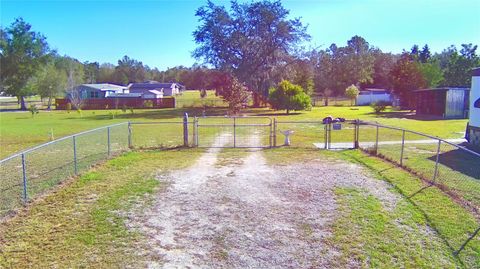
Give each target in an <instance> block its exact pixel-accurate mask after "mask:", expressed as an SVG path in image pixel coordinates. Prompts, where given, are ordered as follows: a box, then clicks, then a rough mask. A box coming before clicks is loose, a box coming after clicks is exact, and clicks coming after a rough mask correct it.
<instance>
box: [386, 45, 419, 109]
mask: <svg viewBox="0 0 480 269" xmlns="http://www.w3.org/2000/svg"><path fill="white" fill-rule="evenodd" d="M390 76H391V80H392V81H391V83H392V85H393V91H394V92H395V94H397V95H398V96H399V97H400V102H401V106H403V107H411V105H412V98H413V96H412V92H413V91H414V90H418V89H421V88H425V87H426V82H425V79H424V77H423V75H422V72H421V70H420V68H419V65H418V63H417V62H416V61H415V59H414V58H413V57H412V56H411V55H410V54H409V53H403V54H402V56H401V57H400V59H399V60H398V61H397V63H396V64H395V65H394V66H393V68H392V70H391V72H390Z"/></svg>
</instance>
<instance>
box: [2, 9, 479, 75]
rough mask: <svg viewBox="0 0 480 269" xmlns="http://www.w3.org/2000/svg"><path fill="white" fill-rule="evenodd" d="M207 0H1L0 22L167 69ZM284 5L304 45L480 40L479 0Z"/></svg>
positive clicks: (62, 43) (390, 48)
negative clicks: (301, 28)
mask: <svg viewBox="0 0 480 269" xmlns="http://www.w3.org/2000/svg"><path fill="white" fill-rule="evenodd" d="M213 2H214V3H216V4H222V5H226V6H229V1H218V0H213ZM243 2H245V1H243ZM205 3H206V0H197V1H194V0H190V1H173V0H170V1H166V0H158V1H133V0H130V1H126V0H124V1H67V0H64V1H58V0H57V1H21V0H18V1H10V0H0V23H1V25H2V27H7V26H8V25H10V24H11V23H12V22H13V20H14V19H15V18H17V17H23V18H24V19H25V20H26V21H27V22H28V23H30V24H32V26H33V30H34V31H37V32H40V33H42V34H44V35H45V36H46V37H47V41H48V43H49V44H50V46H51V47H52V48H54V49H56V50H57V51H58V52H59V53H60V54H61V55H64V54H66V55H68V56H71V57H74V58H77V59H79V60H80V61H82V62H84V61H89V62H95V61H96V62H99V63H105V62H108V63H113V64H116V63H117V61H118V60H119V59H120V58H122V57H123V56H124V55H128V56H129V57H131V58H134V59H136V60H140V61H142V62H143V63H144V64H147V65H149V66H150V67H157V68H159V69H160V70H165V69H167V68H169V67H174V66H178V65H184V66H191V65H192V64H194V63H195V62H196V61H195V59H193V58H192V57H191V52H192V51H193V50H194V49H195V47H196V44H195V42H194V40H193V36H192V33H193V31H194V30H195V29H196V28H197V27H198V26H199V22H198V18H197V17H195V11H196V10H197V9H198V8H199V7H200V6H202V5H204V4H205ZM283 5H284V6H285V7H286V8H287V9H289V10H290V16H291V17H292V18H294V17H295V18H296V17H300V18H301V21H302V22H303V23H304V24H306V25H308V30H307V32H308V33H309V34H310V35H311V37H312V38H311V41H310V42H309V43H308V46H311V47H315V48H326V47H328V46H329V45H330V44H332V43H336V44H337V45H339V46H342V45H345V44H346V42H347V40H348V39H350V38H351V37H352V36H354V35H360V36H362V37H363V38H365V39H366V40H367V41H368V42H369V43H370V44H371V45H373V46H375V47H378V48H380V49H381V50H382V51H384V52H393V53H400V52H402V50H403V49H407V50H408V49H410V48H411V47H412V45H413V44H418V45H420V47H422V46H423V45H424V44H428V45H429V47H430V49H431V51H432V52H441V51H442V50H443V49H445V48H447V47H448V46H450V45H452V44H453V45H456V46H457V47H459V46H460V45H461V44H463V43H473V44H477V45H480V0H452V1H445V0H435V1H434V0H336V1H335V0H316V1H315V0H295V1H294V0H285V1H283Z"/></svg>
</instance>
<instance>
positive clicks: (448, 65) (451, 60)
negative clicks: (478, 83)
mask: <svg viewBox="0 0 480 269" xmlns="http://www.w3.org/2000/svg"><path fill="white" fill-rule="evenodd" d="M476 51H477V46H476V45H472V44H462V48H461V50H460V52H458V51H457V49H456V48H455V47H454V46H451V47H449V48H447V49H446V50H444V51H443V52H442V53H441V54H440V55H438V56H437V58H438V59H439V60H440V66H442V65H443V69H444V77H445V80H444V81H443V83H442V84H441V85H443V86H449V87H470V85H471V78H472V76H471V73H470V70H471V69H472V68H474V67H478V66H480V57H479V55H478V54H477V52H476Z"/></svg>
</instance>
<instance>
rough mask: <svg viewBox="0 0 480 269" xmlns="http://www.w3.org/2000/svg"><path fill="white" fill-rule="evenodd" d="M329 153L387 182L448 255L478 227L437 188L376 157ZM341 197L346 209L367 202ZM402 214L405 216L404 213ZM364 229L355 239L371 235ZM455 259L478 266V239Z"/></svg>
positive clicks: (479, 253)
mask: <svg viewBox="0 0 480 269" xmlns="http://www.w3.org/2000/svg"><path fill="white" fill-rule="evenodd" d="M330 154H335V155H336V156H339V157H341V158H343V159H346V160H350V161H353V162H357V163H360V164H362V165H364V166H367V167H369V168H370V169H371V170H372V171H373V172H375V173H376V174H377V175H378V177H379V178H381V179H383V180H386V181H388V182H389V183H391V184H392V185H393V186H394V187H395V188H396V189H397V191H398V192H399V193H401V194H402V195H403V196H404V197H407V198H408V200H409V201H410V203H411V204H412V205H414V206H415V207H416V208H417V212H420V213H421V214H422V215H423V217H422V218H423V219H424V221H428V224H430V226H432V228H434V229H435V230H436V231H437V232H438V234H439V235H440V236H441V237H442V238H443V239H444V240H445V242H446V243H447V244H448V246H449V248H450V253H453V251H455V250H458V249H459V248H460V246H461V245H462V244H463V243H464V242H465V241H466V240H467V239H468V238H469V236H470V235H471V234H472V233H473V232H474V231H475V229H476V228H477V227H479V225H480V223H479V221H478V220H477V219H476V218H475V217H474V216H473V214H472V213H470V212H469V211H467V210H466V209H465V208H463V207H462V206H460V205H459V204H458V203H456V202H455V201H453V200H452V199H451V198H450V197H449V196H448V195H446V194H445V193H443V192H442V191H441V190H440V189H438V188H436V187H428V186H427V185H425V183H424V182H422V181H421V180H420V179H419V178H417V177H415V176H412V175H411V174H409V173H408V172H406V171H404V170H402V169H400V168H397V167H395V166H394V165H392V164H390V163H387V162H385V161H382V160H380V159H378V158H374V157H369V156H367V155H366V154H364V153H362V152H359V151H344V152H340V153H330ZM340 192H341V191H340ZM343 194H345V195H344V196H345V197H344V198H343V199H344V201H345V204H348V205H350V207H353V206H356V207H358V206H362V203H360V205H359V203H358V201H355V199H357V198H358V199H367V198H365V197H363V198H362V197H361V198H359V197H356V196H355V195H353V196H352V197H353V198H352V197H350V194H348V193H345V192H343ZM367 200H368V199H367ZM352 211H355V210H352ZM404 213H405V214H406V213H407V212H404ZM406 215H408V214H406ZM365 229H367V230H366V231H365V234H364V235H359V236H362V237H370V236H374V235H373V234H371V233H370V232H369V230H368V229H370V227H366V228H365ZM350 237H351V235H348V238H350ZM406 242H408V240H406ZM399 244H400V243H399ZM403 244H405V243H403ZM459 258H460V260H461V261H462V262H463V263H464V265H465V266H466V267H467V268H476V267H479V266H480V238H479V237H478V236H477V237H476V238H474V239H473V240H472V241H470V243H469V244H468V245H467V246H466V248H465V249H464V250H463V251H462V252H461V253H460V255H459ZM434 267H435V266H434Z"/></svg>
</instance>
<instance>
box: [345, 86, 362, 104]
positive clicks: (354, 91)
mask: <svg viewBox="0 0 480 269" xmlns="http://www.w3.org/2000/svg"><path fill="white" fill-rule="evenodd" d="M359 93H360V91H359V90H358V88H357V86H355V85H353V84H352V85H350V86H348V87H347V88H346V89H345V96H347V97H348V98H350V105H351V106H353V102H354V101H355V98H357V96H358V94H359Z"/></svg>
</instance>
